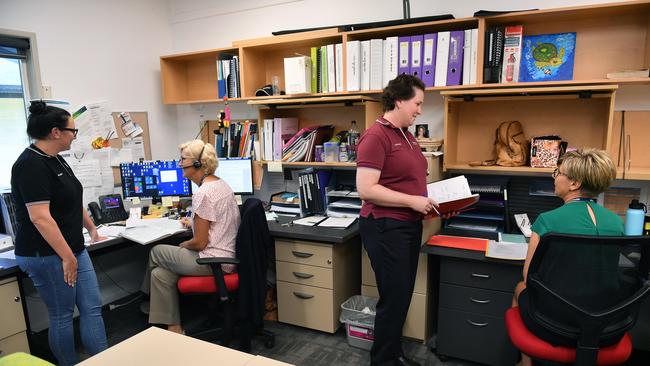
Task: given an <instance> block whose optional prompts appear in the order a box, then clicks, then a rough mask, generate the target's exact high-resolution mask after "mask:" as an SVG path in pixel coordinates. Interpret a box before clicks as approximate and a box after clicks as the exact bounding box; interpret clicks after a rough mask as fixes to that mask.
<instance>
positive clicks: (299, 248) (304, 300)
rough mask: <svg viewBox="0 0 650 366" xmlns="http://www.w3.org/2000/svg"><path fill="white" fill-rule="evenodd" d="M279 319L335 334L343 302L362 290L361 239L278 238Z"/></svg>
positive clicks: (276, 247) (276, 240) (276, 244)
mask: <svg viewBox="0 0 650 366" xmlns="http://www.w3.org/2000/svg"><path fill="white" fill-rule="evenodd" d="M275 256H276V258H275V259H276V271H277V287H278V320H279V321H281V322H283V323H288V324H293V325H298V326H302V327H306V328H311V329H316V330H320V331H324V332H329V333H334V332H335V331H336V330H337V329H338V327H339V325H340V323H339V315H340V314H341V304H342V303H343V302H344V301H345V300H347V299H348V298H349V297H350V296H352V295H356V294H358V293H359V283H360V268H359V263H360V258H359V241H358V239H355V240H352V241H349V242H347V243H339V244H329V243H319V242H311V241H304V240H292V239H280V238H276V239H275Z"/></svg>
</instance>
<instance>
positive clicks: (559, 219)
mask: <svg viewBox="0 0 650 366" xmlns="http://www.w3.org/2000/svg"><path fill="white" fill-rule="evenodd" d="M553 178H554V179H555V182H554V184H555V195H557V196H558V197H560V198H561V199H562V200H563V201H564V205H562V206H561V207H558V208H556V209H555V210H551V211H548V212H545V213H543V214H541V215H539V217H538V218H537V220H535V223H534V224H533V227H532V231H533V234H532V236H531V238H530V243H529V244H528V253H527V255H526V261H525V263H524V272H523V275H524V280H523V281H522V282H519V283H518V284H517V286H516V287H515V296H514V299H513V301H512V305H513V306H518V303H519V295H520V294H521V292H522V291H523V290H524V289H525V288H526V277H527V274H528V267H529V266H530V261H531V259H532V258H533V254H535V249H537V244H539V241H540V238H541V237H542V236H544V234H547V233H550V232H554V233H562V234H576V235H603V236H622V235H623V221H622V220H621V218H620V217H619V216H618V215H616V214H614V213H613V212H611V211H609V210H608V209H606V208H604V207H602V206H600V205H598V204H597V203H594V202H593V201H592V199H593V198H595V197H596V196H597V195H598V194H600V193H601V192H604V191H605V190H606V189H607V188H608V187H609V184H610V183H611V181H612V180H613V179H615V178H616V166H615V165H614V163H613V162H612V159H611V158H610V157H609V155H608V154H607V153H606V152H605V151H602V150H597V149H580V150H576V151H571V152H567V153H566V154H564V155H563V156H562V158H560V161H559V162H558V167H557V168H556V169H555V171H554V172H553ZM521 364H522V365H531V360H530V358H528V357H527V356H525V355H523V354H522V363H521Z"/></svg>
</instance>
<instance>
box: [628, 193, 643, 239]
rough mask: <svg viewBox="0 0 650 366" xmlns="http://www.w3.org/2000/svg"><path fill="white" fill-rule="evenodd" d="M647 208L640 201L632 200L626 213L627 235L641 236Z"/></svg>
mask: <svg viewBox="0 0 650 366" xmlns="http://www.w3.org/2000/svg"><path fill="white" fill-rule="evenodd" d="M645 212H646V206H645V205H644V204H643V203H641V202H639V200H632V202H630V206H629V208H628V209H627V212H626V213H625V235H641V234H642V233H643V222H644V221H645Z"/></svg>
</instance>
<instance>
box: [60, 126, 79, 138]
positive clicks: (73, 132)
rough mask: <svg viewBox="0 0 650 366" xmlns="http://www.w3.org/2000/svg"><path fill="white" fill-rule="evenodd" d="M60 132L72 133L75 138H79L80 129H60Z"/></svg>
mask: <svg viewBox="0 0 650 366" xmlns="http://www.w3.org/2000/svg"><path fill="white" fill-rule="evenodd" d="M59 130H63V131H70V132H72V135H73V136H74V137H77V134H78V133H79V129H78V128H68V127H59Z"/></svg>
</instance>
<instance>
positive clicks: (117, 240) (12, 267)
mask: <svg viewBox="0 0 650 366" xmlns="http://www.w3.org/2000/svg"><path fill="white" fill-rule="evenodd" d="M191 236H192V232H191V231H190V230H188V231H185V232H182V233H179V234H176V235H173V236H171V237H167V238H164V239H161V242H165V241H173V240H178V239H184V238H189V237H191ZM129 245H141V244H138V243H135V242H132V241H130V240H127V239H124V238H122V237H120V236H118V237H114V238H110V239H108V240H105V241H103V242H101V243H97V244H92V245H88V246H86V249H87V250H88V253H89V254H95V255H97V254H101V253H103V252H106V251H112V250H116V249H119V248H121V247H125V246H129ZM14 258H15V257H14V255H13V251H10V252H5V253H0V278H3V277H9V276H14V275H16V274H17V273H19V272H20V269H19V268H18V264H17V263H16V260H15V259H14Z"/></svg>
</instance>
